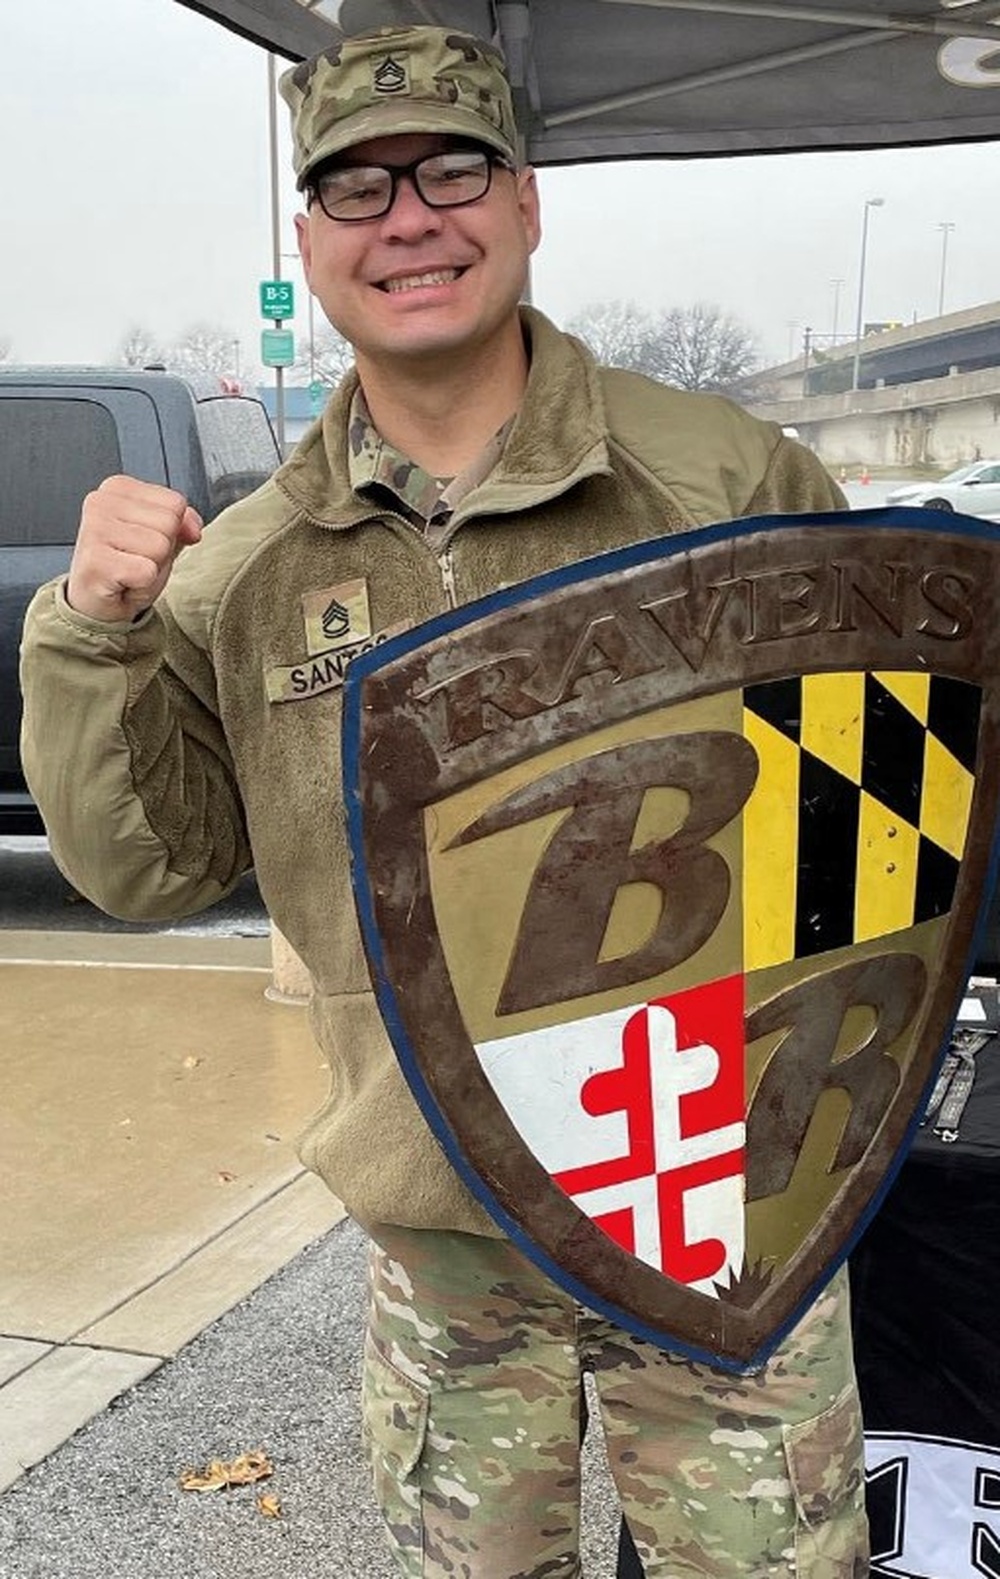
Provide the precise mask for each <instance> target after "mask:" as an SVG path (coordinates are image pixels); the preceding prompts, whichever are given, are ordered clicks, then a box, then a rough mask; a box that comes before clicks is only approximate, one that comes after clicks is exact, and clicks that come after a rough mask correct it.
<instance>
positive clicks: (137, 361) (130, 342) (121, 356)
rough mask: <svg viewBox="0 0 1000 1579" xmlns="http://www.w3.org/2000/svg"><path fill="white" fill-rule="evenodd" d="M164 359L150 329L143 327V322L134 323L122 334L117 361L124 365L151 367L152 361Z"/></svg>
mask: <svg viewBox="0 0 1000 1579" xmlns="http://www.w3.org/2000/svg"><path fill="white" fill-rule="evenodd" d="M162 360H163V352H162V351H161V350H160V349H159V347H158V346H157V344H156V341H155V340H154V339H153V336H152V335H151V334H150V332H149V330H148V329H145V328H143V327H142V325H141V324H133V325H132V327H131V328H130V329H128V330H126V332H125V334H123V335H122V339H121V344H120V345H119V347H118V356H117V361H118V362H119V363H120V364H121V365H122V366H123V367H149V365H150V363H152V362H161V361H162Z"/></svg>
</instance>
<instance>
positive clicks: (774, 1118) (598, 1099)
mask: <svg viewBox="0 0 1000 1579" xmlns="http://www.w3.org/2000/svg"><path fill="white" fill-rule="evenodd" d="M998 555H1000V531H998V529H996V528H993V527H990V526H989V525H987V524H985V523H983V522H978V521H972V520H970V519H967V518H963V517H957V516H953V517H946V516H944V515H939V514H936V513H935V512H928V511H901V510H896V511H873V512H864V513H859V514H854V515H847V514H842V515H831V516H812V517H773V518H769V519H768V520H753V521H743V522H738V523H735V524H729V525H725V526H718V527H710V528H705V529H702V530H700V531H697V532H693V533H690V534H686V535H684V536H680V537H675V538H670V539H664V540H661V541H658V542H657V543H655V544H649V543H647V544H643V545H640V546H638V547H634V548H630V549H626V550H621V551H618V552H615V553H613V554H610V555H605V556H602V557H600V558H596V559H592V560H589V561H587V562H586V563H584V564H581V565H577V566H574V567H572V568H570V569H564V570H559V571H556V572H553V573H552V574H550V575H547V576H543V577H540V578H538V579H536V580H534V581H532V582H526V583H524V584H522V585H520V586H518V587H514V588H508V589H506V590H505V591H503V592H502V593H499V594H497V595H495V596H494V597H491V598H489V599H487V600H484V601H481V602H478V603H475V604H471V605H469V606H467V607H465V608H461V609H458V610H455V611H454V612H452V613H450V614H448V615H445V616H442V617H441V618H439V619H438V620H436V621H433V622H432V623H430V624H427V625H424V626H422V627H421V628H419V629H417V630H414V631H411V632H408V633H406V634H404V635H401V636H397V637H394V638H392V639H390V640H389V641H387V642H386V643H385V644H384V645H382V646H381V647H379V648H378V649H377V650H375V651H373V652H371V653H368V654H365V655H363V656H361V657H360V658H358V659H356V660H355V661H354V663H353V664H352V665H351V667H350V669H349V670H348V676H347V688H346V694H345V722H344V730H345V774H346V793H347V804H348V815H349V820H350V825H351V844H352V861H353V868H354V883H355V896H356V901H357V906H358V912H359V917H360V920H361V925H362V931H363V935H364V939H365V947H366V950H367V954H368V959H369V965H370V968H371V973H372V978H373V982H374V985H375V989H376V992H377V994H378V997H379V1003H380V1007H381V1011H382V1015H383V1018H384V1020H385V1022H386V1025H387V1027H388V1029H389V1033H390V1035H391V1037H392V1040H393V1044H394V1047H395V1049H396V1053H397V1056H398V1058H399V1061H400V1064H401V1067H402V1069H403V1071H404V1073H405V1076H406V1078H407V1080H408V1082H409V1084H410V1086H411V1088H412V1090H413V1092H414V1094H415V1095H416V1098H417V1100H418V1102H419V1103H420V1105H421V1107H422V1109H423V1112H424V1114H425V1116H426V1118H427V1120H428V1122H429V1123H430V1125H431V1126H432V1128H433V1129H434V1131H435V1133H436V1135H437V1136H438V1138H439V1140H440V1141H441V1143H442V1145H443V1146H444V1147H445V1148H446V1150H447V1152H448V1155H449V1157H450V1158H451V1159H452V1161H453V1162H454V1165H455V1167H456V1168H457V1169H458V1170H459V1172H460V1173H461V1175H462V1176H463V1178H464V1179H465V1180H466V1181H467V1182H468V1184H469V1185H470V1187H471V1188H472V1189H473V1191H474V1192H475V1193H476V1195H477V1196H478V1197H479V1199H480V1200H481V1201H482V1202H483V1204H484V1205H485V1206H486V1208H487V1210H488V1211H489V1212H490V1213H491V1214H492V1215H493V1217H494V1218H495V1219H496V1221H497V1222H498V1223H499V1224H500V1225H501V1226H502V1227H503V1229H504V1230H505V1231H506V1232H508V1233H509V1234H510V1235H511V1236H512V1237H513V1238H514V1240H515V1241H516V1242H517V1243H518V1244H519V1245H520V1246H521V1248H522V1249H524V1250H525V1252H526V1253H527V1254H528V1255H529V1256H531V1257H532V1259H533V1260H534V1261H535V1262H536V1263H537V1264H538V1265H540V1266H541V1267H542V1268H543V1269H544V1270H545V1271H546V1272H548V1273H549V1274H550V1275H551V1276H552V1277H553V1278H554V1279H555V1280H556V1281H557V1282H558V1283H560V1284H561V1285H562V1286H563V1287H564V1288H565V1289H567V1290H568V1291H570V1292H571V1293H572V1294H573V1295H574V1296H575V1297H576V1298H578V1299H579V1300H580V1301H581V1302H582V1303H584V1304H586V1305H588V1306H590V1307H591V1308H593V1309H596V1310H599V1311H602V1312H604V1313H605V1314H607V1315H609V1316H611V1317H612V1318H613V1319H615V1320H616V1321H618V1322H620V1323H621V1324H623V1325H624V1326H626V1327H627V1328H628V1329H629V1330H631V1331H633V1332H634V1333H636V1334H638V1335H639V1336H642V1337H646V1338H649V1339H651V1340H652V1341H654V1342H656V1343H659V1344H661V1345H664V1346H668V1347H671V1348H676V1349H678V1350H680V1351H682V1352H686V1353H688V1354H691V1355H693V1356H696V1357H699V1358H704V1359H707V1360H709V1361H711V1362H712V1363H715V1364H718V1365H721V1366H723V1367H726V1368H729V1369H732V1370H736V1371H739V1370H747V1369H752V1368H753V1367H755V1366H758V1365H760V1364H762V1363H763V1362H764V1360H765V1359H766V1358H767V1356H768V1355H769V1354H770V1353H771V1352H772V1351H773V1349H774V1348H775V1346H776V1345H777V1343H778V1342H779V1341H780V1339H781V1337H782V1336H783V1335H784V1333H785V1332H787V1330H788V1328H789V1327H790V1326H791V1324H792V1323H793V1322H794V1321H795V1320H796V1319H797V1317H798V1316H799V1315H800V1314H801V1312H802V1311H803V1310H804V1308H805V1307H806V1306H807V1304H808V1303H809V1301H810V1300H811V1299H813V1298H814V1297H815V1295H816V1294H817V1293H818V1292H819V1290H820V1289H821V1288H822V1287H823V1286H824V1284H825V1282H826V1281H827V1280H828V1279H829V1278H830V1276H831V1275H832V1273H833V1271H834V1270H835V1269H836V1267H837V1266H838V1265H839V1264H840V1262H841V1261H842V1260H843V1259H844V1257H845V1256H846V1254H847V1253H848V1251H849V1249H850V1247H851V1244H852V1243H853V1242H854V1240H855V1239H856V1237H857V1235H858V1234H859V1233H860V1231H861V1230H862V1228H863V1226H864V1224H865V1222H866V1221H867V1219H868V1218H869V1217H870V1215H871V1214H872V1212H873V1211H874V1210H875V1208H876V1207H877V1204H878V1202H879V1200H880V1199H881V1196H882V1194H883V1193H884V1191H885V1189H886V1188H887V1185H888V1182H889V1180H890V1178H891V1176H892V1174H893V1172H894V1170H895V1168H896V1167H897V1166H898V1163H899V1161H900V1159H901V1157H902V1154H903V1152H904V1150H905V1147H906V1144H907V1142H908V1139H909V1138H910V1136H911V1134H912V1131H913V1129H914V1126H915V1125H916V1123H917V1122H918V1120H919V1116H920V1112H921V1108H922V1105H923V1103H924V1101H925V1100H926V1093H927V1089H928V1085H929V1083H930V1082H931V1081H932V1079H933V1076H934V1072H935V1069H936V1067H937V1064H938V1062H939V1059H940V1055H941V1053H942V1051H943V1049H944V1047H945V1044H946V1042H947V1039H948V1033H949V1028H950V1024H951V1020H952V1017H953V1014H954V1011H955V1007H956V1003H957V1001H958V998H959V996H960V994H961V992H962V989H963V986H964V983H965V977H966V971H967V964H968V959H969V955H970V950H971V948H972V946H973V942H974V936H975V929H976V924H977V919H978V917H979V914H980V910H981V902H982V899H983V895H984V892H986V891H987V889H988V885H989V883H990V882H991V881H992V871H993V862H994V850H995V844H996V839H995V824H996V815H997V803H998V791H1000V784H998V770H1000V751H998V745H1000V742H998V738H997V731H998V717H1000V703H998V696H997V677H998V672H1000V607H998V604H1000V574H998Z"/></svg>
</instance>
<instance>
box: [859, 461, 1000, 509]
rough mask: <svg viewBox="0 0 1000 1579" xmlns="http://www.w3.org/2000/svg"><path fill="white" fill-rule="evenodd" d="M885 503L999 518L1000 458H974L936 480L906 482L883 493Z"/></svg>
mask: <svg viewBox="0 0 1000 1579" xmlns="http://www.w3.org/2000/svg"><path fill="white" fill-rule="evenodd" d="M885 502H886V504H909V505H926V506H927V507H928V508H929V509H932V510H960V511H961V512H962V514H963V515H981V516H984V517H986V519H987V520H991V521H997V520H1000V461H976V462H974V464H972V465H971V466H960V467H959V468H958V470H957V471H953V472H949V473H948V475H947V477H939V478H938V479H937V481H936V482H920V483H909V484H907V486H906V487H905V488H894V489H893V490H892V493H888V494H886V496H885Z"/></svg>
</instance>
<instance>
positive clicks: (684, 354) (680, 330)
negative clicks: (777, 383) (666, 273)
mask: <svg viewBox="0 0 1000 1579" xmlns="http://www.w3.org/2000/svg"><path fill="white" fill-rule="evenodd" d="M758 362H759V352H758V349H757V343H756V341H755V339H754V336H753V333H752V332H751V331H750V330H749V329H748V328H747V327H746V325H745V324H742V323H741V322H740V320H739V319H738V318H735V317H733V315H732V314H731V313H724V312H723V311H722V310H721V308H719V307H714V306H712V305H710V304H709V303H706V302H699V303H697V304H696V305H695V306H694V307H671V308H669V309H668V310H667V311H666V312H662V313H659V314H658V315H657V316H656V317H655V318H654V319H653V320H652V322H651V324H650V326H649V332H648V335H647V337H646V339H645V341H644V344H643V354H642V367H643V370H644V371H645V372H647V373H649V374H651V375H652V377H653V378H658V379H660V381H661V382H662V383H664V384H672V385H674V387H675V388H677V389H706V390H713V391H716V392H720V393H725V392H727V391H730V390H733V389H735V388H737V387H738V386H740V385H743V384H745V382H746V380H747V379H748V378H749V377H750V375H751V374H752V373H753V372H754V370H755V369H756V367H757V365H758Z"/></svg>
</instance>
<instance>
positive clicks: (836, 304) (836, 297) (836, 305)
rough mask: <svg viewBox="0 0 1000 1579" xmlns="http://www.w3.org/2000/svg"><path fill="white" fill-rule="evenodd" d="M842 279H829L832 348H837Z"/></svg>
mask: <svg viewBox="0 0 1000 1579" xmlns="http://www.w3.org/2000/svg"><path fill="white" fill-rule="evenodd" d="M843 283H844V282H843V280H831V281H830V284H831V285H832V286H833V333H832V334H831V335H830V344H831V345H832V346H833V348H834V350H836V348H837V326H838V324H839V323H840V287H841V286H842V285H843Z"/></svg>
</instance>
